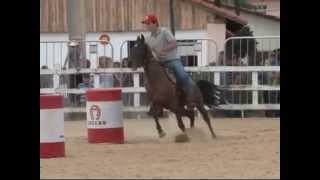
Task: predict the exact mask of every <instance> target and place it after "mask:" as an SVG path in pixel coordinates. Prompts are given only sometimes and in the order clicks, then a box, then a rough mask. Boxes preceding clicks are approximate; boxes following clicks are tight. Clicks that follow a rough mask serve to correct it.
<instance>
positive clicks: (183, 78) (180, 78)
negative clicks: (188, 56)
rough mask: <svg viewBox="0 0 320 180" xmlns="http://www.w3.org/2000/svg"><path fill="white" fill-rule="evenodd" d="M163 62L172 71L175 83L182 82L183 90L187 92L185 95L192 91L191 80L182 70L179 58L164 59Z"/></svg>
mask: <svg viewBox="0 0 320 180" xmlns="http://www.w3.org/2000/svg"><path fill="white" fill-rule="evenodd" d="M163 64H164V65H165V66H166V67H167V68H169V69H170V70H171V71H173V72H174V74H175V76H176V78H177V83H178V84H179V85H181V84H182V88H183V91H184V92H185V93H186V94H187V96H189V95H191V93H192V85H193V81H192V79H191V77H190V76H189V74H188V73H187V72H186V71H185V70H184V68H183V65H182V63H181V60H180V59H173V60H166V61H164V62H163Z"/></svg>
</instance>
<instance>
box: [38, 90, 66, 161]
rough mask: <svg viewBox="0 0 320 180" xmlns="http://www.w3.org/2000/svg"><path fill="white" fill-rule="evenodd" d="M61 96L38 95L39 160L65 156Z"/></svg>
mask: <svg viewBox="0 0 320 180" xmlns="http://www.w3.org/2000/svg"><path fill="white" fill-rule="evenodd" d="M64 142H65V138H64V113H63V96H60V95H40V158H53V157H64V156H65V145H64Z"/></svg>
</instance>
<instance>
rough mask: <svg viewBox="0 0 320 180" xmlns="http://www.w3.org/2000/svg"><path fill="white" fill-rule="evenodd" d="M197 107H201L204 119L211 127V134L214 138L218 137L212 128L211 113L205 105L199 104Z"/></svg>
mask: <svg viewBox="0 0 320 180" xmlns="http://www.w3.org/2000/svg"><path fill="white" fill-rule="evenodd" d="M197 108H198V109H199V111H200V113H201V115H202V117H203V120H204V121H205V122H206V123H207V125H208V127H209V130H210V132H211V135H212V138H216V137H217V136H216V134H215V133H214V132H213V129H212V126H211V122H210V118H209V115H208V112H207V110H206V109H205V108H204V106H203V105H197Z"/></svg>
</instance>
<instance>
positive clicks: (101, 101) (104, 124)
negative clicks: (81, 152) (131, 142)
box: [86, 88, 124, 144]
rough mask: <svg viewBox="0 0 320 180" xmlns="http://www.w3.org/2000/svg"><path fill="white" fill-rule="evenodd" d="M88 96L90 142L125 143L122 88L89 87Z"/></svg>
mask: <svg viewBox="0 0 320 180" xmlns="http://www.w3.org/2000/svg"><path fill="white" fill-rule="evenodd" d="M86 96H87V128H88V141H89V143H118V144H122V143H124V131H123V121H122V117H123V115H122V91H121V89H119V88H104V89H89V90H88V91H87V93H86Z"/></svg>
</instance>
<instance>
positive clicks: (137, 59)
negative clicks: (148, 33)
mask: <svg viewBox="0 0 320 180" xmlns="http://www.w3.org/2000/svg"><path fill="white" fill-rule="evenodd" d="M148 49H149V47H148V45H147V44H146V43H145V39H144V36H143V35H141V36H138V37H137V40H136V42H135V44H134V46H133V47H132V48H131V49H130V55H129V57H128V63H129V64H131V66H132V69H134V70H135V69H137V68H138V67H141V66H144V65H145V62H146V58H147V54H148Z"/></svg>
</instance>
